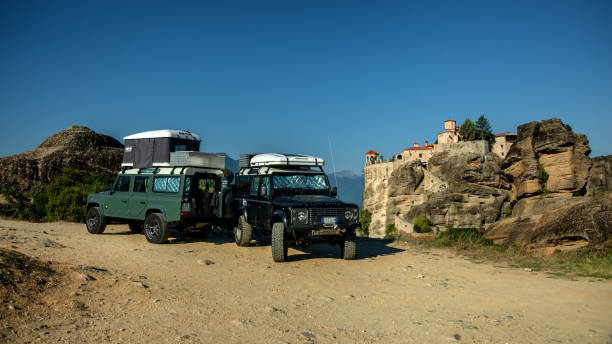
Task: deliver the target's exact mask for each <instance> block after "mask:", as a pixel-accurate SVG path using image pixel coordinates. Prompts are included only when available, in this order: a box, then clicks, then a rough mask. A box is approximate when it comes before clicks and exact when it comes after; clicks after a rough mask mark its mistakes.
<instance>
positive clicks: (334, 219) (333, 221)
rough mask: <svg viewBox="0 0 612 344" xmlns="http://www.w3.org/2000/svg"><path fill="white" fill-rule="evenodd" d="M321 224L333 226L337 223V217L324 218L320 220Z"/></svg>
mask: <svg viewBox="0 0 612 344" xmlns="http://www.w3.org/2000/svg"><path fill="white" fill-rule="evenodd" d="M321 222H323V224H324V225H335V224H336V223H338V218H337V217H324V218H322V219H321Z"/></svg>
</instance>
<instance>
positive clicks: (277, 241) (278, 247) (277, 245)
mask: <svg viewBox="0 0 612 344" xmlns="http://www.w3.org/2000/svg"><path fill="white" fill-rule="evenodd" d="M272 259H273V260H274V261H275V262H284V261H285V260H286V259H287V236H286V235H285V225H284V224H283V223H282V222H276V223H274V224H273V225H272Z"/></svg>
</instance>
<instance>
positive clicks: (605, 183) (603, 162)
mask: <svg viewBox="0 0 612 344" xmlns="http://www.w3.org/2000/svg"><path fill="white" fill-rule="evenodd" d="M610 190H612V155H607V156H598V157H596V158H593V167H592V168H591V171H590V173H589V181H588V183H587V196H593V195H598V194H602V193H606V192H609V191H610Z"/></svg>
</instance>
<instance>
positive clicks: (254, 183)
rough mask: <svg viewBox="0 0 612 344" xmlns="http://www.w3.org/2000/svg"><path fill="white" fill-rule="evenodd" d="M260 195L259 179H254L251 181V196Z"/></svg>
mask: <svg viewBox="0 0 612 344" xmlns="http://www.w3.org/2000/svg"><path fill="white" fill-rule="evenodd" d="M258 193H259V177H253V179H251V192H250V195H251V196H257V194H258Z"/></svg>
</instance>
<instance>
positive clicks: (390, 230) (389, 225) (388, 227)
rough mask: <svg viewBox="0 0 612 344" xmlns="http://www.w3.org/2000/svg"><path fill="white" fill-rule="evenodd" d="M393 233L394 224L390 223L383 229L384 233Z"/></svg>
mask: <svg viewBox="0 0 612 344" xmlns="http://www.w3.org/2000/svg"><path fill="white" fill-rule="evenodd" d="M393 232H395V223H390V224H388V225H387V226H386V227H385V233H387V234H391V233H393Z"/></svg>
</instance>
